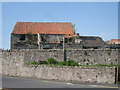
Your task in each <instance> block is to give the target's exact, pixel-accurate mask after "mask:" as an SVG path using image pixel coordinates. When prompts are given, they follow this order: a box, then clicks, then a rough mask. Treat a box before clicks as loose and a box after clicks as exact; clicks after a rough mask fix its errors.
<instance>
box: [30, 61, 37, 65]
mask: <svg viewBox="0 0 120 90" xmlns="http://www.w3.org/2000/svg"><path fill="white" fill-rule="evenodd" d="M29 64H33V65H36V64H38V63H37V62H35V61H34V62H30V63H28V65H29Z"/></svg>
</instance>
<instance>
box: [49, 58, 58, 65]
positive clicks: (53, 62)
mask: <svg viewBox="0 0 120 90" xmlns="http://www.w3.org/2000/svg"><path fill="white" fill-rule="evenodd" d="M47 63H48V64H58V61H57V60H55V59H54V58H48V59H47Z"/></svg>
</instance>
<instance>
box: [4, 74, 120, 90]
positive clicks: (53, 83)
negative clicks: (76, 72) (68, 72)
mask: <svg viewBox="0 0 120 90" xmlns="http://www.w3.org/2000/svg"><path fill="white" fill-rule="evenodd" d="M2 88H113V89H114V90H118V85H116V84H95V83H81V82H77V81H60V80H42V79H36V78H22V77H9V76H2Z"/></svg>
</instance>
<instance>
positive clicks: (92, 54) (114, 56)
mask: <svg viewBox="0 0 120 90" xmlns="http://www.w3.org/2000/svg"><path fill="white" fill-rule="evenodd" d="M118 51H119V50H116V49H110V50H103V49H101V50H100V49H91V50H89V49H83V50H82V49H81V50H80V49H73V50H66V52H65V53H64V52H63V50H62V49H51V50H50V49H43V50H37V49H36V50H35V49H34V50H29V49H28V50H27V49H26V50H12V51H4V56H3V58H4V57H8V55H7V54H10V56H11V58H18V56H16V54H20V55H19V57H23V60H24V62H25V63H27V62H31V61H36V60H47V59H48V58H55V59H56V60H61V61H63V60H64V57H66V59H72V60H75V61H77V62H79V64H81V65H96V64H105V65H112V64H115V65H118V61H119V58H118V56H119V55H118V54H120V53H118ZM13 56H14V57H13Z"/></svg>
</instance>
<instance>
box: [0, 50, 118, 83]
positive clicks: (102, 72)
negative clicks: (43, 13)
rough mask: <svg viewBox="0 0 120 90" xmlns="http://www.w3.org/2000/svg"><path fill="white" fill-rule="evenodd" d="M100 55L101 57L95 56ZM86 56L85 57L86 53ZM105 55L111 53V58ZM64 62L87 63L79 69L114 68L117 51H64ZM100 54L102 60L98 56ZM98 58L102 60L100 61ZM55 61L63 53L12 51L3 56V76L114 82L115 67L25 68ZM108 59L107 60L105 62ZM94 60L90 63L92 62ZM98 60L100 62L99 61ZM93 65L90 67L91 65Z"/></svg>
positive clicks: (59, 58) (51, 51) (61, 56)
mask: <svg viewBox="0 0 120 90" xmlns="http://www.w3.org/2000/svg"><path fill="white" fill-rule="evenodd" d="M99 51H100V53H98V52H99ZM85 52H87V53H85ZM108 52H111V54H110V53H109V54H108ZM66 54H67V58H68V57H69V58H70V59H73V58H74V60H76V61H79V60H81V59H82V58H85V59H88V58H89V61H88V62H83V61H82V60H81V61H79V63H81V64H82V65H86V64H87V63H90V64H92V65H94V64H111V63H112V64H117V62H116V59H117V60H118V58H117V55H118V54H117V50H112V51H109V50H94V51H93V50H67V51H66ZM101 54H102V56H101ZM100 56H101V57H100ZM49 57H54V58H56V59H57V60H63V51H62V50H14V51H3V52H2V74H3V75H10V76H20V77H34V78H40V79H56V80H66V81H69V80H73V81H74V80H75V81H80V82H96V83H110V84H113V83H115V81H116V69H115V67H66V66H64V67H59V66H56V67H55V66H53V67H50V66H43V65H41V66H30V65H29V66H27V65H26V63H27V62H31V61H34V60H38V59H39V58H40V59H41V60H46V59H47V58H49ZM106 58H108V59H106ZM92 59H93V61H92ZM105 59H106V61H105ZM100 60H101V61H100ZM91 62H92V63H91Z"/></svg>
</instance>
